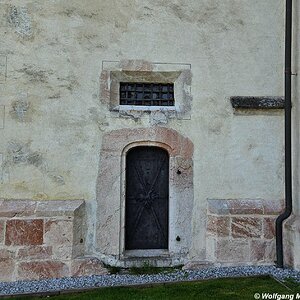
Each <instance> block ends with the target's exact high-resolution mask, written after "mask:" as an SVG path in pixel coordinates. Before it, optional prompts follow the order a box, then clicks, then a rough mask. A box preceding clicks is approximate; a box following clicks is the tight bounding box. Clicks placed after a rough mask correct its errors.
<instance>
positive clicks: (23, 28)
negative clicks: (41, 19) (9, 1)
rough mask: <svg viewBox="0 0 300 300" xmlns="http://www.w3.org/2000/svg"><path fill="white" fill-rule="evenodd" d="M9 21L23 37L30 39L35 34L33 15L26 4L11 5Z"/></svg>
mask: <svg viewBox="0 0 300 300" xmlns="http://www.w3.org/2000/svg"><path fill="white" fill-rule="evenodd" d="M8 22H9V24H10V25H11V26H12V27H14V28H15V32H16V33H17V34H18V35H19V36H21V37H22V38H23V39H30V38H31V37H32V36H33V30H32V21H31V16H30V14H29V12H28V9H27V8H26V7H25V6H18V7H17V6H14V5H13V6H10V7H9V12H8Z"/></svg>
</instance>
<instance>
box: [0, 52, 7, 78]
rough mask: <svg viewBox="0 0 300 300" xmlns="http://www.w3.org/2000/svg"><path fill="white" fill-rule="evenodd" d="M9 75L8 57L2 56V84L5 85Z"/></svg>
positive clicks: (0, 71) (0, 61)
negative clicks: (7, 74)
mask: <svg viewBox="0 0 300 300" xmlns="http://www.w3.org/2000/svg"><path fill="white" fill-rule="evenodd" d="M6 73H7V56H6V55H0V83H4V82H5V80H6Z"/></svg>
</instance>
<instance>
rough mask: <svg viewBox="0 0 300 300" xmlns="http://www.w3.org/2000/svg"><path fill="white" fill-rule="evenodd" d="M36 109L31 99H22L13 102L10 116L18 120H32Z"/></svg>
mask: <svg viewBox="0 0 300 300" xmlns="http://www.w3.org/2000/svg"><path fill="white" fill-rule="evenodd" d="M33 112H34V110H33V108H32V105H31V103H30V102H29V101H27V100H25V99H20V100H17V101H14V102H12V105H11V110H10V112H9V114H10V116H11V117H12V118H13V119H14V120H16V121H18V122H31V121H32V114H33Z"/></svg>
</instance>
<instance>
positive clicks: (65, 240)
mask: <svg viewBox="0 0 300 300" xmlns="http://www.w3.org/2000/svg"><path fill="white" fill-rule="evenodd" d="M45 243H46V244H47V245H52V251H53V255H54V257H56V258H60V259H70V258H73V257H72V251H73V247H72V246H73V221H71V220H70V221H66V220H59V221H58V220H55V221H52V220H51V221H46V223H45Z"/></svg>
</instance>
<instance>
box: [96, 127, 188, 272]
mask: <svg viewBox="0 0 300 300" xmlns="http://www.w3.org/2000/svg"><path fill="white" fill-rule="evenodd" d="M136 146H156V147H160V148H163V149H165V150H166V151H167V152H168V153H169V159H170V160H169V249H168V250H163V251H162V250H150V251H148V250H146V251H145V250H130V251H125V240H124V237H125V186H126V185H125V184H126V182H125V164H126V154H127V152H128V151H129V150H130V149H131V148H133V147H136ZM192 156H193V144H192V142H191V141H190V140H189V139H188V138H186V137H184V136H182V135H181V134H179V133H178V132H177V131H175V130H172V129H168V128H164V127H151V128H137V129H119V130H113V131H110V132H108V133H106V134H104V136H103V140H102V149H101V153H100V165H99V175H98V180H97V220H96V222H97V224H96V231H95V251H96V254H97V256H98V257H100V258H101V259H102V260H103V261H104V262H105V263H108V264H110V265H116V266H124V267H129V266H135V265H138V264H139V263H141V261H142V262H145V259H147V261H149V262H150V263H152V264H155V265H159V266H172V265H178V264H182V263H185V262H186V261H187V259H188V254H189V250H190V245H191V240H192V228H191V227H192V211H193V158H192Z"/></svg>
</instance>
